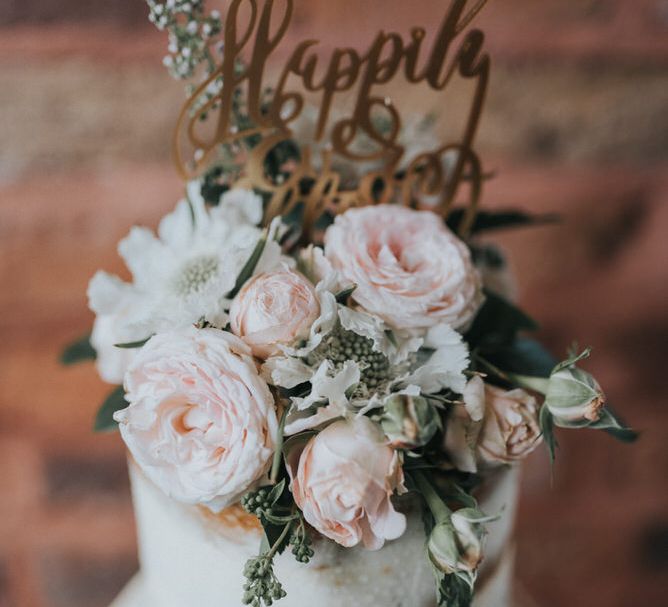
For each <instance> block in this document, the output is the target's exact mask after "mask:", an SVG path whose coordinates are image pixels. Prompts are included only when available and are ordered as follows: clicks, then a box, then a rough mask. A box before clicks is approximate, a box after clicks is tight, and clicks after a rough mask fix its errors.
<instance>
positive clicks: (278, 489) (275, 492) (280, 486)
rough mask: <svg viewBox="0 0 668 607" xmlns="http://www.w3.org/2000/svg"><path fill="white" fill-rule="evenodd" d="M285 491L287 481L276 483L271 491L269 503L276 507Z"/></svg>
mask: <svg viewBox="0 0 668 607" xmlns="http://www.w3.org/2000/svg"><path fill="white" fill-rule="evenodd" d="M284 490H285V479H282V480H281V482H279V483H276V484H275V485H274V486H273V487H272V489H271V491H270V492H269V496H268V500H269V503H270V504H271V505H272V506H274V505H275V504H276V502H277V501H278V500H279V499H280V497H281V495H283V491H284Z"/></svg>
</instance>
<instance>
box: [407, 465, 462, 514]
mask: <svg viewBox="0 0 668 607" xmlns="http://www.w3.org/2000/svg"><path fill="white" fill-rule="evenodd" d="M413 478H414V479H415V482H416V483H417V486H418V488H419V489H420V491H421V492H422V497H424V499H425V501H426V502H427V506H429V510H431V513H432V514H433V515H434V518H435V519H436V524H439V523H443V522H445V521H449V520H450V516H451V515H452V510H450V508H448V507H447V506H446V505H445V503H444V502H443V500H442V499H441V497H440V496H439V495H438V493H437V492H436V489H434V486H433V485H432V484H431V482H429V480H428V479H427V477H426V476H425V474H424V473H423V472H421V471H420V470H416V471H415V472H414V473H413Z"/></svg>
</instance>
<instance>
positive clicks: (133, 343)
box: [114, 335, 153, 350]
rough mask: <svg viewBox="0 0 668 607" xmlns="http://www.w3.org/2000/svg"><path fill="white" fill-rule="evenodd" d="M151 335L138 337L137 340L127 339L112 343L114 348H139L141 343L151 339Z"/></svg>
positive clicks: (143, 343)
mask: <svg viewBox="0 0 668 607" xmlns="http://www.w3.org/2000/svg"><path fill="white" fill-rule="evenodd" d="M151 337H153V335H149V336H148V337H147V338H145V339H139V340H137V341H128V342H126V343H123V344H114V348H124V349H126V350H132V349H134V348H141V347H142V346H143V345H145V344H146V343H147V342H148V340H149V339H151Z"/></svg>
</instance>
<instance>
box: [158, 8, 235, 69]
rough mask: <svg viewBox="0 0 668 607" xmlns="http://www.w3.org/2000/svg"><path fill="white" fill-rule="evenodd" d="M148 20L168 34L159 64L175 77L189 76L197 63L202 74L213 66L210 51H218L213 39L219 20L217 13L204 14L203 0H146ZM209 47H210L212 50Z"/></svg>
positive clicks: (212, 52)
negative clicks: (161, 62)
mask: <svg viewBox="0 0 668 607" xmlns="http://www.w3.org/2000/svg"><path fill="white" fill-rule="evenodd" d="M147 3H148V7H149V20H150V21H151V23H153V24H154V25H155V26H156V27H157V28H158V29H159V30H160V31H166V32H167V34H168V37H169V44H168V47H167V49H168V51H169V52H168V54H167V55H166V56H165V58H164V59H163V63H164V64H165V66H166V67H167V68H168V69H169V72H170V74H171V75H172V76H173V77H174V78H177V79H179V80H185V79H188V78H192V77H193V76H194V75H195V72H196V71H197V70H198V68H199V67H200V66H202V65H203V66H204V72H205V75H206V76H210V75H211V74H212V73H213V71H214V69H215V58H214V53H220V52H222V45H221V43H220V41H217V38H218V35H219V34H220V32H221V31H222V27H223V22H222V19H221V15H220V12H219V11H217V10H213V11H211V12H210V13H208V14H206V13H205V9H204V0H165V1H164V2H158V1H157V0H147ZM212 47H213V50H212Z"/></svg>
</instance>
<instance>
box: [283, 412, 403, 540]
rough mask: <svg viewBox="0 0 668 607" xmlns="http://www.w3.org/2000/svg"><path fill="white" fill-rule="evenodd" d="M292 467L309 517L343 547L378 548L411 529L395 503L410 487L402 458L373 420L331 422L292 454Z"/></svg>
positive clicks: (296, 491) (299, 501)
mask: <svg viewBox="0 0 668 607" xmlns="http://www.w3.org/2000/svg"><path fill="white" fill-rule="evenodd" d="M297 458H298V462H297V461H296V460H297ZM288 468H289V472H290V478H291V479H292V484H291V489H292V493H293V494H294V498H295V503H296V504H297V506H299V508H300V509H301V510H302V512H303V513H304V518H305V519H306V521H307V522H308V523H309V524H310V525H312V526H313V527H314V528H315V529H317V530H318V531H319V532H320V533H322V534H323V535H324V536H325V537H328V538H329V539H332V540H334V541H335V542H337V543H338V544H340V545H341V546H345V547H346V548H350V547H352V546H355V545H357V544H359V543H360V542H361V543H362V544H363V545H364V547H365V548H367V549H369V550H378V549H379V548H381V547H382V546H383V544H384V543H385V541H386V540H393V539H396V538H398V537H400V536H401V535H402V534H403V533H404V531H405V530H406V517H405V516H404V515H403V514H401V513H399V512H397V511H396V510H395V509H394V506H393V505H392V502H391V501H390V497H391V496H392V494H393V493H394V492H395V491H399V492H402V491H405V489H404V487H403V471H402V469H401V465H400V461H399V457H398V455H397V452H396V451H394V450H393V449H391V448H390V447H389V446H388V445H387V441H386V440H385V437H384V436H383V433H382V431H381V430H380V428H379V427H378V426H377V425H376V424H374V423H373V422H372V421H371V420H369V418H367V417H357V418H355V419H352V420H341V421H338V422H335V423H333V424H331V425H330V426H327V428H325V429H324V430H323V431H322V432H320V433H319V434H317V435H316V436H315V437H313V438H312V439H311V440H310V441H309V442H308V443H307V445H306V447H305V448H304V450H303V451H302V452H301V454H299V453H295V452H292V453H290V456H289V466H288Z"/></svg>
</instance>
